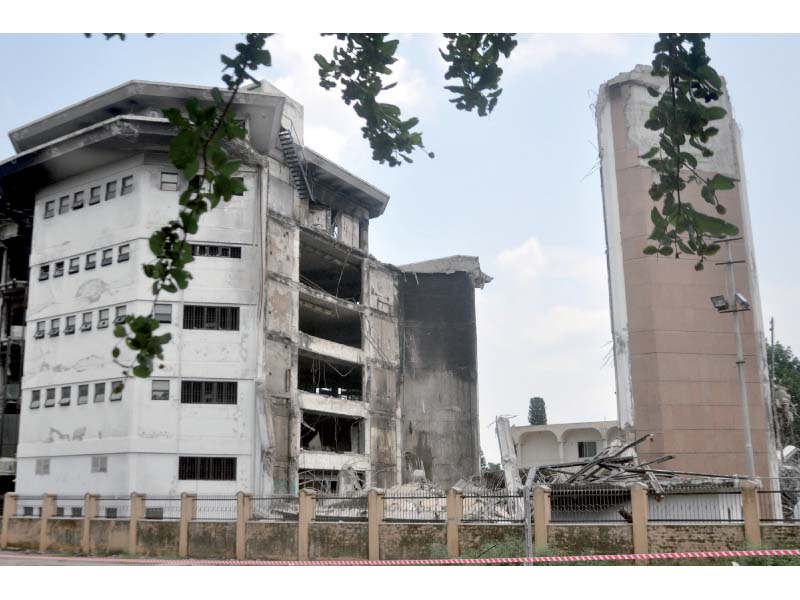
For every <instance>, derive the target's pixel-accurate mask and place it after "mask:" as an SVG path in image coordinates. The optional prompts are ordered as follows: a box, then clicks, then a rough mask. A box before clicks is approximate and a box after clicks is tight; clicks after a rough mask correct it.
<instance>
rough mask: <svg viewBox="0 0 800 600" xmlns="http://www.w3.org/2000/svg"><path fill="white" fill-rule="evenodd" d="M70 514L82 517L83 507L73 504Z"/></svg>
mask: <svg viewBox="0 0 800 600" xmlns="http://www.w3.org/2000/svg"><path fill="white" fill-rule="evenodd" d="M70 516H72V517H82V516H83V508H81V507H80V506H73V507H72V508H71V509H70Z"/></svg>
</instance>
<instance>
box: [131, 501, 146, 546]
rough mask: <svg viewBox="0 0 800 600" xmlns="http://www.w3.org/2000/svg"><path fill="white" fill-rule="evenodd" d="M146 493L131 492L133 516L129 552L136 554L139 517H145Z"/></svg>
mask: <svg viewBox="0 0 800 600" xmlns="http://www.w3.org/2000/svg"><path fill="white" fill-rule="evenodd" d="M144 512H145V495H144V494H137V493H136V492H131V517H130V521H129V522H128V552H129V553H130V554H136V542H137V539H138V538H137V536H138V533H139V519H143V518H144Z"/></svg>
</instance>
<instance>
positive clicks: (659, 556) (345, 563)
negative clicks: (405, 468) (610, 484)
mask: <svg viewBox="0 0 800 600" xmlns="http://www.w3.org/2000/svg"><path fill="white" fill-rule="evenodd" d="M20 556H25V557H26V558H31V559H34V560H53V561H75V562H81V563H87V562H96V563H114V564H139V565H173V566H180V565H199V566H202V565H206V566H223V565H240V566H249V565H251V566H264V567H267V566H283V567H289V566H328V567H339V566H341V567H351V566H373V565H375V566H391V565H408V566H415V565H416V566H425V565H514V564H537V563H538V564H547V563H574V562H614V561H630V560H637V559H638V560H643V559H646V560H672V559H681V558H744V557H750V556H800V550H707V551H697V552H650V553H647V554H588V555H584V556H532V557H530V558H525V557H511V558H430V559H426V558H420V559H398V560H213V559H199V558H186V559H161V558H114V557H105V556H53V555H50V554H20V553H19V552H0V564H2V559H3V558H12V559H13V558H17V559H19V558H20Z"/></svg>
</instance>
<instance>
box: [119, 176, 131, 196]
mask: <svg viewBox="0 0 800 600" xmlns="http://www.w3.org/2000/svg"><path fill="white" fill-rule="evenodd" d="M131 193H133V175H128V176H127V177H123V178H122V191H121V192H120V196H126V195H128V194H131Z"/></svg>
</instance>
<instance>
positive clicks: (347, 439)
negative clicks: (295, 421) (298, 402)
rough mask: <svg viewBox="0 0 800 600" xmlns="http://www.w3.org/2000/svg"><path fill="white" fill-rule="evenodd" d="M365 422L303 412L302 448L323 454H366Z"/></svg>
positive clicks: (344, 417)
mask: <svg viewBox="0 0 800 600" xmlns="http://www.w3.org/2000/svg"><path fill="white" fill-rule="evenodd" d="M363 429H364V427H363V420H362V419H358V418H356V417H348V416H345V415H330V414H325V413H316V412H310V411H307V410H304V411H303V415H302V420H301V422H300V447H301V448H302V449H304V450H317V451H321V452H355V453H358V454H363V453H364V435H363Z"/></svg>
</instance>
